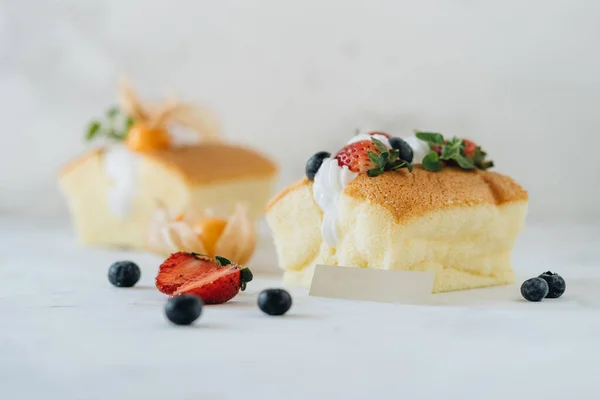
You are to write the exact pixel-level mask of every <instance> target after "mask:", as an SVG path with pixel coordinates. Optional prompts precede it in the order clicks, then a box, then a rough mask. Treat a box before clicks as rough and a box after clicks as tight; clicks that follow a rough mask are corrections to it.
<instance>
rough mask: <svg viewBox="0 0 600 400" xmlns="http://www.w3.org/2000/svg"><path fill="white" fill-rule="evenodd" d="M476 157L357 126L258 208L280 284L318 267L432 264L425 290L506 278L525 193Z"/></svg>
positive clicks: (464, 143) (481, 155)
mask: <svg viewBox="0 0 600 400" xmlns="http://www.w3.org/2000/svg"><path fill="white" fill-rule="evenodd" d="M486 156H487V154H486V153H485V152H484V151H483V150H482V149H481V147H479V146H477V145H476V144H475V143H474V142H472V141H470V140H466V139H459V138H456V137H454V138H452V139H449V140H446V139H444V137H443V136H442V135H441V134H438V133H427V132H417V133H416V134H415V135H413V136H409V137H406V138H398V137H391V136H390V135H388V134H386V133H383V132H370V133H364V134H359V135H356V136H355V137H353V138H352V139H351V140H350V141H349V143H348V144H347V145H346V146H344V147H343V148H342V149H341V150H340V151H339V152H338V153H337V154H335V155H331V154H330V153H328V152H325V151H322V152H319V153H316V154H315V155H313V156H312V157H311V158H310V159H309V160H308V162H307V164H306V177H305V178H304V179H302V180H300V181H297V182H295V183H293V184H292V185H290V186H288V187H287V188H286V189H284V190H283V191H282V192H281V193H280V194H279V195H277V196H276V197H275V198H274V199H273V200H272V201H271V202H270V204H269V205H268V206H267V222H268V224H269V226H270V228H271V230H272V231H273V236H274V242H275V247H276V250H277V255H278V259H279V265H280V267H281V268H283V269H284V271H285V273H284V282H285V283H286V284H287V285H292V286H304V287H307V286H309V285H310V282H311V279H312V276H313V273H314V267H315V265H316V264H327V265H341V266H347V267H360V268H381V269H393V270H407V271H433V272H435V281H434V287H433V292H434V293H437V292H446V291H453V290H462V289H470V288H477V287H486V286H492V285H500V284H508V283H512V282H513V281H514V273H513V270H512V268H511V263H510V253H511V250H512V247H513V245H514V242H515V240H516V238H517V235H518V233H519V232H520V231H521V229H522V227H523V224H524V220H525V216H526V214H527V204H528V195H527V192H526V191H525V190H523V189H522V188H521V187H520V186H519V185H518V184H517V183H516V182H515V181H513V180H512V179H511V178H509V177H507V176H504V175H501V174H498V173H495V172H490V171H488V169H489V168H491V167H492V166H493V163H492V162H491V161H488V160H487V159H486ZM413 163H414V164H413Z"/></svg>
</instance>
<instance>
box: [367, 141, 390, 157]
mask: <svg viewBox="0 0 600 400" xmlns="http://www.w3.org/2000/svg"><path fill="white" fill-rule="evenodd" d="M371 141H372V142H373V143H375V146H377V148H378V149H379V151H380V152H381V154H383V153H387V152H388V148H387V146H386V145H385V144H383V142H382V141H381V140H378V139H375V138H374V137H371Z"/></svg>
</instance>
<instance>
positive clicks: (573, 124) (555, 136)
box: [0, 0, 600, 221]
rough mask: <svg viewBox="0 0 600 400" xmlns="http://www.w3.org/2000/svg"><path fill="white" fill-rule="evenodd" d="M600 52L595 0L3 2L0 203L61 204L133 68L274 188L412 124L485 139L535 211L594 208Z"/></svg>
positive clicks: (566, 215) (554, 216)
mask: <svg viewBox="0 0 600 400" xmlns="http://www.w3.org/2000/svg"><path fill="white" fill-rule="evenodd" d="M599 49H600V1H597V0H587V1H586V0H528V1H523V0H494V1H491V0H490V1H476V0H419V1H417V0H389V1H373V0H371V1H368V0H329V1H327V0H302V1H284V0H270V1H261V0H254V1H241V0H239V1H233V0H219V1H216V0H212V1H208V0H203V1H199V0H188V1H184V0H179V1H167V0H86V1H82V0H65V1H51V0H0V117H1V121H0V122H1V125H0V135H1V140H2V141H1V142H0V143H1V145H0V148H1V150H0V151H1V156H0V190H1V195H0V212H23V211H29V212H33V211H39V212H44V213H48V214H57V215H63V214H64V213H65V207H64V204H63V201H62V199H61V197H60V194H59V192H58V190H57V188H56V182H55V175H56V171H57V169H58V168H59V167H60V165H62V164H63V163H64V162H66V161H68V160H69V159H70V158H71V157H73V156H74V155H76V154H77V153H79V152H81V151H82V150H83V149H84V143H83V141H82V131H83V127H84V126H85V125H86V123H87V122H88V120H89V119H90V118H91V117H93V116H95V115H98V114H99V113H101V112H102V110H104V109H105V108H106V107H107V106H108V105H109V104H111V103H112V102H114V100H115V82H116V78H117V76H118V75H119V74H121V73H127V74H129V75H130V76H131V77H132V78H133V80H134V82H135V84H136V85H137V86H138V88H139V89H140V91H141V93H142V95H144V96H146V97H148V98H158V97H160V96H162V95H163V94H164V93H165V92H166V91H169V90H171V91H175V92H176V93H178V94H179V95H180V97H182V98H183V99H187V100H199V101H201V102H203V103H205V104H207V105H209V106H210V107H211V108H213V109H214V110H216V111H217V112H218V114H219V116H220V117H221V119H222V122H223V124H224V127H225V129H226V133H227V136H228V137H229V138H231V139H233V140H239V141H242V142H245V143H249V144H253V145H255V146H257V147H260V148H261V149H263V150H264V151H265V152H268V153H270V154H272V155H273V156H274V157H275V158H276V159H277V160H278V161H279V162H280V163H281V165H282V169H283V175H282V181H281V184H282V185H283V184H284V183H287V182H289V181H291V180H292V179H295V178H297V177H300V176H301V174H302V171H303V167H304V162H305V160H306V158H307V157H308V156H309V155H310V154H312V153H313V152H315V151H317V150H321V149H329V150H330V151H334V150H336V149H337V148H338V147H339V145H340V144H341V143H342V142H344V141H345V140H346V139H347V137H348V135H350V134H352V132H353V131H354V129H355V128H356V127H366V125H369V126H378V127H380V128H381V129H390V130H392V131H393V132H394V133H398V134H406V133H410V131H411V130H412V129H413V128H420V129H428V130H437V131H442V132H444V133H447V134H458V135H461V136H465V137H471V138H473V139H475V140H476V141H478V142H480V143H481V144H483V145H484V147H485V148H486V149H487V150H488V152H489V153H490V154H491V156H492V158H493V159H494V161H495V162H496V165H497V169H496V170H498V171H501V172H505V173H507V174H510V175H513V176H514V177H515V178H516V179H518V180H519V181H520V182H521V183H522V184H523V185H524V186H525V187H526V188H527V189H529V191H530V196H531V205H530V207H531V218H532V219H533V220H536V219H537V220H552V221H564V220H567V219H587V220H589V219H593V218H600V211H599V210H598V204H599V203H600V202H599V198H600V178H599V173H600V160H599V159H598V156H597V154H598V151H599V149H600V51H599ZM224 162H226V160H224Z"/></svg>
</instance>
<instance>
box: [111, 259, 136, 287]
mask: <svg viewBox="0 0 600 400" xmlns="http://www.w3.org/2000/svg"><path fill="white" fill-rule="evenodd" d="M141 275H142V273H141V272H140V267H138V266H137V264H136V263H133V262H131V261H117V262H116V263H114V264H113V265H111V266H110V268H109V269H108V280H109V281H110V283H112V284H113V285H115V286H117V287H132V286H133V285H135V284H136V283H137V282H138V281H139V280H140V276H141Z"/></svg>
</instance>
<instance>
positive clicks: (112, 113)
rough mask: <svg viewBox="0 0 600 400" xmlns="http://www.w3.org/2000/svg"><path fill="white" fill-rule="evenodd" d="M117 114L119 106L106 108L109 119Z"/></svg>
mask: <svg viewBox="0 0 600 400" xmlns="http://www.w3.org/2000/svg"><path fill="white" fill-rule="evenodd" d="M117 115H119V107H117V106H113V107H111V108H109V109H108V110H106V116H107V117H108V118H110V119H113V118H114V117H116V116H117Z"/></svg>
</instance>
